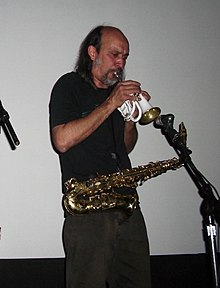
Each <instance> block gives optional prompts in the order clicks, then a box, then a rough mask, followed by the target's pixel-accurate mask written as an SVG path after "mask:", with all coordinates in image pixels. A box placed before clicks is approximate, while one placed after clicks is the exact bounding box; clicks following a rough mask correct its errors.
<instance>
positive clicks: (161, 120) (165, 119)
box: [154, 114, 174, 129]
mask: <svg viewBox="0 0 220 288" xmlns="http://www.w3.org/2000/svg"><path fill="white" fill-rule="evenodd" d="M173 121H174V115H173V114H166V115H160V116H158V117H157V118H156V119H155V120H154V123H155V124H156V125H157V126H159V127H163V128H165V129H166V128H172V126H173Z"/></svg>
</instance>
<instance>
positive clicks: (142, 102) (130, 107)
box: [114, 70, 161, 125]
mask: <svg viewBox="0 0 220 288" xmlns="http://www.w3.org/2000/svg"><path fill="white" fill-rule="evenodd" d="M114 74H115V77H116V78H117V80H118V81H119V82H120V81H122V78H123V75H122V74H123V71H122V70H119V71H117V72H115V73H114ZM136 96H137V98H138V101H129V100H127V101H125V102H124V103H123V104H122V105H121V107H119V108H118V110H119V111H120V113H121V115H122V116H123V117H124V120H125V121H130V120H131V121H133V122H139V124H140V125H146V124H149V123H151V122H152V121H154V120H155V119H156V118H157V117H158V116H159V115H160V112H161V110H160V108H159V107H153V106H152V105H151V104H150V102H149V101H147V100H146V99H145V98H144V96H143V95H142V94H141V93H140V94H137V95H136ZM136 108H137V110H138V116H137V117H136V118H134V117H133V113H134V111H135V109H136Z"/></svg>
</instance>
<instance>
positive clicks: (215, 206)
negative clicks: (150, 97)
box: [155, 114, 220, 288]
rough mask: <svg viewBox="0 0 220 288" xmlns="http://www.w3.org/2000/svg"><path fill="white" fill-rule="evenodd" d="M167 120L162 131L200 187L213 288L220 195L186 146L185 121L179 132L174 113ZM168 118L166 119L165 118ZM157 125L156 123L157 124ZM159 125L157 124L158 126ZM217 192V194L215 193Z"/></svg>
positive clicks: (215, 273) (216, 272) (219, 217)
mask: <svg viewBox="0 0 220 288" xmlns="http://www.w3.org/2000/svg"><path fill="white" fill-rule="evenodd" d="M167 117H169V118H168V119H167V121H164V125H163V126H162V127H161V131H162V133H163V134H164V135H165V137H166V139H167V141H168V143H169V144H170V145H171V146H172V147H173V148H174V150H175V151H176V153H177V154H178V156H179V158H180V160H182V162H183V164H184V167H185V169H186V170H187V172H188V174H189V175H190V177H191V178H192V180H193V182H194V183H195V185H196V186H197V188H198V192H199V195H200V196H201V197H202V198H203V201H202V204H201V207H200V212H201V214H202V216H203V227H204V232H206V233H204V236H205V240H206V248H207V249H208V251H209V255H210V257H211V266H212V267H211V268H212V279H213V288H219V287H220V286H219V276H218V259H217V258H218V257H217V245H216V225H215V223H217V224H218V225H220V202H219V196H218V193H217V191H216V189H215V187H214V186H213V185H212V184H211V183H210V182H209V181H208V180H207V179H206V178H205V177H204V176H203V175H202V173H201V172H200V171H199V170H198V169H197V168H196V166H195V165H194V163H193V161H192V159H191V157H190V156H189V155H190V154H191V153H192V151H191V150H189V149H188V148H187V147H186V137H187V133H186V129H185V126H184V124H183V123H181V124H180V126H179V132H177V131H176V130H175V129H174V128H173V119H174V116H173V115H172V114H169V115H167ZM165 120H166V119H165ZM155 125H156V124H155ZM156 127H157V126H156ZM213 190H214V191H215V193H216V196H217V198H216V196H215V195H214V193H213Z"/></svg>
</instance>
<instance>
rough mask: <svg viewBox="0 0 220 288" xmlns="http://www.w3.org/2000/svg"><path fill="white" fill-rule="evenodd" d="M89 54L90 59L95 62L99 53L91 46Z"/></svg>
mask: <svg viewBox="0 0 220 288" xmlns="http://www.w3.org/2000/svg"><path fill="white" fill-rule="evenodd" d="M88 54H89V57H90V59H91V60H92V61H94V60H95V58H96V55H97V51H96V48H95V47H94V46H93V45H89V47H88Z"/></svg>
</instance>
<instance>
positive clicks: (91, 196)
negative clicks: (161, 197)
mask: <svg viewBox="0 0 220 288" xmlns="http://www.w3.org/2000/svg"><path fill="white" fill-rule="evenodd" d="M182 166H183V162H182V161H181V160H180V159H177V158H175V157H174V158H172V159H168V160H162V161H157V162H149V163H148V164H147V165H142V166H138V167H134V168H130V169H125V170H121V171H119V172H115V173H112V174H108V175H104V174H103V175H99V176H97V177H95V178H92V179H88V180H86V181H77V180H76V178H71V179H70V180H68V181H66V182H65V187H66V189H67V191H66V193H65V194H64V197H63V204H64V207H65V209H66V210H67V211H68V212H69V213H70V214H72V215H74V214H82V213H86V212H91V211H98V210H106V209H110V208H122V209H124V210H125V212H126V213H127V214H131V213H132V211H133V210H134V209H135V208H136V203H137V200H138V199H137V194H136V193H134V194H123V195H122V194H119V193H115V192H114V191H113V189H114V188H121V187H130V188H136V187H137V186H141V185H142V184H143V183H144V182H145V181H147V180H148V179H150V178H153V177H156V176H158V175H160V174H162V173H165V172H166V171H168V170H176V169H178V168H180V167H182Z"/></svg>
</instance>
